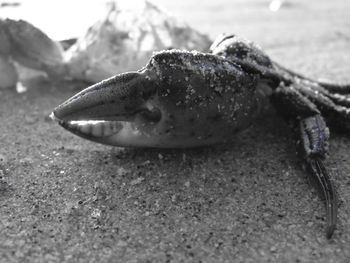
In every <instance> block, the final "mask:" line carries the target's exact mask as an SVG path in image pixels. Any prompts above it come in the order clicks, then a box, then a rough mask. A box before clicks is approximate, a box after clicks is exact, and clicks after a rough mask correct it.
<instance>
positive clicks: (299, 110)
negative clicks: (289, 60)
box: [271, 84, 338, 238]
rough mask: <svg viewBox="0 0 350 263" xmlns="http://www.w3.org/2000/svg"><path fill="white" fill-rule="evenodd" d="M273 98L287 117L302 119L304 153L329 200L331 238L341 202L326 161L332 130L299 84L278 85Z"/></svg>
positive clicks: (274, 102) (327, 233)
mask: <svg viewBox="0 0 350 263" xmlns="http://www.w3.org/2000/svg"><path fill="white" fill-rule="evenodd" d="M271 100H272V102H273V104H274V105H275V106H276V107H277V108H278V109H280V111H281V113H282V114H283V115H284V116H285V117H286V118H288V119H292V120H296V119H299V132H298V133H299V136H300V138H301V141H302V144H301V146H302V147H301V152H302V153H303V154H302V155H303V159H304V160H306V164H307V167H308V168H309V170H310V172H311V175H312V176H313V178H315V181H316V182H317V186H318V188H319V189H320V192H321V193H322V195H323V196H324V198H325V201H326V215H327V229H326V235H327V238H331V236H332V235H333V232H334V230H335V226H336V221H337V207H338V201H337V197H336V189H335V186H334V184H333V180H332V178H331V174H330V173H329V172H328V170H327V169H326V167H325V166H324V164H323V160H324V159H325V158H326V155H327V153H328V140H329V129H328V127H327V126H326V123H325V121H324V120H323V118H322V117H321V115H320V112H319V110H318V108H317V106H316V105H315V104H314V103H313V101H311V100H310V99H309V98H308V97H306V96H304V95H303V94H302V93H301V91H300V87H299V88H297V87H296V85H294V86H284V85H283V84H281V85H280V87H278V88H277V89H276V90H275V92H274V93H273V95H272V97H271Z"/></svg>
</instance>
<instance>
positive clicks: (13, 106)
mask: <svg viewBox="0 0 350 263" xmlns="http://www.w3.org/2000/svg"><path fill="white" fill-rule="evenodd" d="M176 2H177V3H176V4H175V3H174V2H172V1H169V2H168V3H164V5H166V6H167V7H168V8H169V9H171V10H172V12H173V13H174V14H175V15H177V16H180V17H183V18H184V19H186V20H187V21H188V22H189V23H191V24H193V25H194V26H196V27H198V28H200V29H201V30H202V31H204V32H208V33H209V34H210V35H211V36H213V37H214V36H215V35H216V34H217V33H219V32H222V31H224V32H225V31H226V32H230V31H233V32H237V33H239V34H243V35H245V36H247V37H249V38H250V39H253V40H255V41H256V42H258V43H260V44H261V45H262V46H263V47H264V48H265V49H266V50H267V51H268V53H269V54H271V56H272V57H273V58H274V59H275V60H277V61H279V62H280V63H283V64H284V65H287V66H289V67H290V68H293V69H295V70H298V71H299V72H303V73H309V75H311V76H322V77H327V78H330V79H336V80H341V81H348V82H350V75H349V72H350V52H349V48H350V31H349V28H350V16H349V15H348V13H347V11H349V10H350V3H349V2H348V1H346V0H342V1H341V0H339V1H332V2H331V1H326V0H323V1H317V4H316V1H314V2H315V4H314V5H313V4H305V3H304V2H305V1H293V2H292V1H290V2H288V5H286V6H285V8H283V9H282V10H281V11H279V12H277V13H271V12H270V11H268V10H267V9H266V8H267V1H246V2H245V4H243V1H237V2H229V1H223V0H217V1H215V2H210V1H204V2H202V4H200V5H198V3H199V1H194V2H191V3H187V2H186V3H185V1H183V2H182V1H176ZM308 2H309V1H308ZM229 3H231V4H229ZM330 3H334V5H331V4H330ZM181 10H182V11H181ZM209 18H210V19H209ZM231 28H232V30H230V29H231ZM29 86H30V88H29V91H28V92H26V93H24V94H17V93H16V92H15V91H14V90H0V119H1V125H0V144H1V148H0V204H1V206H0V261H1V262H233V261H234V262H348V260H349V258H350V220H349V218H350V188H349V186H350V176H349V172H350V162H349V147H350V138H349V136H346V135H344V134H335V133H333V134H332V138H331V151H330V153H331V156H330V158H329V160H328V163H327V164H328V166H329V167H330V169H331V170H332V171H333V172H334V177H335V179H336V181H337V186H338V188H339V195H340V199H341V204H340V208H339V224H338V229H337V230H336V232H335V235H334V237H333V239H332V240H327V239H326V238H325V233H324V226H325V209H324V204H323V202H322V201H321V200H320V198H319V197H318V195H317V194H316V192H315V190H313V188H312V186H310V184H309V181H308V178H307V176H306V173H305V172H304V171H303V169H302V168H301V165H300V162H299V160H298V158H297V157H296V155H295V147H294V141H293V137H292V133H291V132H290V130H289V128H288V126H287V125H286V124H285V123H284V122H283V121H282V120H281V119H280V118H279V117H278V116H277V115H276V113H275V112H274V111H273V110H271V111H270V112H269V113H268V114H267V115H266V116H265V117H264V118H262V119H261V120H259V121H258V122H257V123H256V124H255V125H254V126H252V127H251V128H250V129H248V130H247V131H245V132H243V133H241V134H239V135H237V140H236V141H235V142H234V143H232V145H224V146H217V147H211V148H203V149H194V150H193V149H192V150H150V149H122V148H112V147H107V146H101V145H97V144H94V143H90V142H88V141H85V140H82V139H80V138H77V137H75V136H73V135H71V134H69V133H67V132H65V131H63V129H61V128H60V127H58V125H57V124H55V123H53V122H51V121H50V119H49V118H48V115H49V113H50V112H51V111H52V109H53V107H54V106H56V105H58V104H59V103H61V102H62V101H63V100H65V99H66V98H67V97H69V96H71V95H72V94H73V93H75V92H76V91H78V90H79V88H81V87H82V85H81V84H79V83H50V82H49V81H46V80H36V81H32V82H31V83H29Z"/></svg>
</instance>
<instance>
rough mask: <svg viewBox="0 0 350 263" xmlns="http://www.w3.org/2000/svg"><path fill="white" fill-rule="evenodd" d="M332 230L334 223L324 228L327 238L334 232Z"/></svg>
mask: <svg viewBox="0 0 350 263" xmlns="http://www.w3.org/2000/svg"><path fill="white" fill-rule="evenodd" d="M334 230H335V225H330V226H328V227H327V230H326V237H327V239H331V238H332V236H333V234H334Z"/></svg>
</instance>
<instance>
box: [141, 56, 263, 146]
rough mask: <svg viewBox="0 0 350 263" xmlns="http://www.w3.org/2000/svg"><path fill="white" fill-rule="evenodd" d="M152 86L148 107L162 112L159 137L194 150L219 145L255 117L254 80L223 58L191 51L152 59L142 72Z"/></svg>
mask: <svg viewBox="0 0 350 263" xmlns="http://www.w3.org/2000/svg"><path fill="white" fill-rule="evenodd" d="M144 74H146V75H147V77H148V78H150V79H153V80H157V86H158V92H157V95H156V96H154V97H153V98H151V99H150V101H151V103H152V104H153V105H154V106H155V107H158V108H160V109H161V111H162V113H163V116H162V123H161V124H159V125H160V126H161V127H158V132H159V133H168V134H171V136H172V137H173V139H174V140H176V139H179V141H180V140H181V138H182V139H183V138H186V137H187V138H188V139H190V138H191V140H193V141H197V143H198V145H203V144H211V143H216V142H223V141H226V140H231V139H232V138H234V134H235V132H237V130H241V129H244V128H246V127H247V126H248V125H249V124H250V123H251V122H253V121H254V116H255V115H256V114H257V113H258V109H259V107H258V103H259V101H258V99H259V96H256V88H257V85H258V82H259V75H257V74H248V73H246V72H245V71H243V70H242V68H241V67H240V66H239V65H237V64H235V63H232V62H230V61H228V60H226V59H224V58H222V57H219V56H215V55H212V54H205V53H200V52H196V51H192V52H186V51H177V50H171V51H162V52H159V53H156V54H155V55H154V56H153V57H152V58H151V60H150V61H149V63H148V65H147V66H146V68H145V69H144Z"/></svg>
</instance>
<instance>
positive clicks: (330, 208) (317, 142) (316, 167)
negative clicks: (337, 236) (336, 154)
mask: <svg viewBox="0 0 350 263" xmlns="http://www.w3.org/2000/svg"><path fill="white" fill-rule="evenodd" d="M300 134H301V139H302V143H303V149H304V151H305V152H304V154H305V159H306V162H307V164H308V166H309V169H310V170H311V173H312V175H313V176H314V178H315V179H316V182H317V184H318V186H319V188H320V189H321V191H322V194H323V196H324V197H325V200H326V214H327V229H326V235H327V238H331V237H332V235H333V232H334V230H335V227H336V222H337V208H338V204H337V202H338V201H337V194H336V190H335V186H334V184H333V179H332V178H331V174H330V173H329V172H328V170H327V168H326V167H325V166H324V164H323V161H322V160H323V159H325V156H326V154H327V152H328V139H329V130H328V128H327V126H326V123H325V122H324V120H323V118H322V117H321V116H320V115H314V116H311V117H308V118H305V119H303V120H301V121H300Z"/></svg>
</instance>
